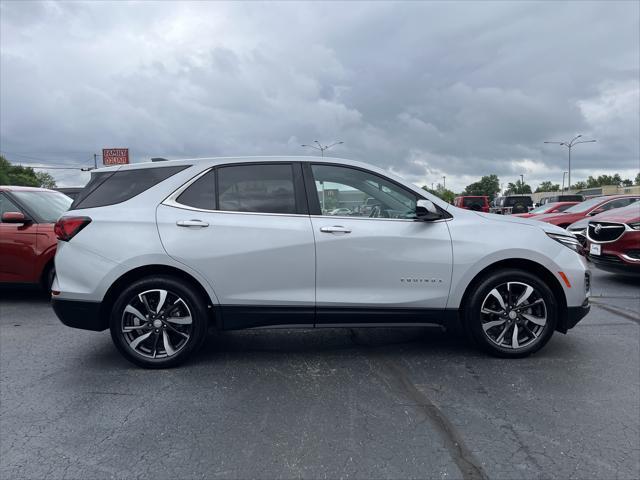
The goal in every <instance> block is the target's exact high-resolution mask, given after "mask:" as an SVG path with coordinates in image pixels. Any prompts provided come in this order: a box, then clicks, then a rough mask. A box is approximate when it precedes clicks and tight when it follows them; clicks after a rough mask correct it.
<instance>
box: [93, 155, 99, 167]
mask: <svg viewBox="0 0 640 480" xmlns="http://www.w3.org/2000/svg"><path fill="white" fill-rule="evenodd" d="M93 168H98V154H97V153H94V154H93Z"/></svg>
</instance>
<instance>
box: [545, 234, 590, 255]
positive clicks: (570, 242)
mask: <svg viewBox="0 0 640 480" xmlns="http://www.w3.org/2000/svg"><path fill="white" fill-rule="evenodd" d="M547 235H549V238H553V239H554V240H555V241H556V242H560V243H561V244H562V245H564V246H565V247H569V248H570V249H571V250H573V251H575V252H578V253H580V251H581V250H582V245H580V241H578V239H577V238H576V237H574V236H572V235H562V234H561V233H547Z"/></svg>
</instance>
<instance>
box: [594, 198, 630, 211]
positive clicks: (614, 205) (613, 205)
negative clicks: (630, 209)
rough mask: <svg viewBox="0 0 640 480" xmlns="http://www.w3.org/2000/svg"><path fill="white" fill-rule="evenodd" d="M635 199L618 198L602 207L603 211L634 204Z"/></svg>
mask: <svg viewBox="0 0 640 480" xmlns="http://www.w3.org/2000/svg"><path fill="white" fill-rule="evenodd" d="M637 200H638V199H637V198H619V199H617V200H614V201H612V202H609V203H605V204H604V205H603V206H602V210H603V211H607V210H613V209H614V208H622V207H626V206H628V205H631V204H632V203H634V202H636V201H637Z"/></svg>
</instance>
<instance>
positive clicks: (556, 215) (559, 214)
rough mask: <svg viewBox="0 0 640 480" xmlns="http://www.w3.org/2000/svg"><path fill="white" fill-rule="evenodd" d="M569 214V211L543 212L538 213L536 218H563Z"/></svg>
mask: <svg viewBox="0 0 640 480" xmlns="http://www.w3.org/2000/svg"><path fill="white" fill-rule="evenodd" d="M569 215H571V214H570V213H567V212H555V213H543V214H542V215H536V219H538V220H547V219H549V218H561V217H567V216H569Z"/></svg>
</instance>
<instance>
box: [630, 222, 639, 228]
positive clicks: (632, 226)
mask: <svg viewBox="0 0 640 480" xmlns="http://www.w3.org/2000/svg"><path fill="white" fill-rule="evenodd" d="M627 225H629V226H630V227H631V228H633V229H634V230H640V222H636V223H627Z"/></svg>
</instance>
